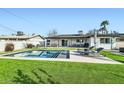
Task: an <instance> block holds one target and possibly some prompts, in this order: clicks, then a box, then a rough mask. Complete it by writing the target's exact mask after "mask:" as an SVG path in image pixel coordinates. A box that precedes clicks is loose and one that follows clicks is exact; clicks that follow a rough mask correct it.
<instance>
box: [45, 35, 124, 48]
mask: <svg viewBox="0 0 124 93" xmlns="http://www.w3.org/2000/svg"><path fill="white" fill-rule="evenodd" d="M45 45H46V46H47V47H90V46H95V47H96V48H99V47H103V48H104V49H117V48H119V47H124V34H109V33H104V34H101V33H97V34H95V35H94V34H65V35H55V36H48V37H46V43H45Z"/></svg>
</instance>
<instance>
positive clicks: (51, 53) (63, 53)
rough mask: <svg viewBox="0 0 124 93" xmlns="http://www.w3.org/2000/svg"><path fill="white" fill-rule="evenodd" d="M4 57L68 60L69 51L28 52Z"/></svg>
mask: <svg viewBox="0 0 124 93" xmlns="http://www.w3.org/2000/svg"><path fill="white" fill-rule="evenodd" d="M4 56H9V57H28V58H30V57H31V58H70V52H69V50H29V51H23V52H17V53H12V54H7V55H4Z"/></svg>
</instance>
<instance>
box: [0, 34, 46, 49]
mask: <svg viewBox="0 0 124 93" xmlns="http://www.w3.org/2000/svg"><path fill="white" fill-rule="evenodd" d="M7 43H12V44H14V49H15V50H17V49H23V48H26V47H27V44H32V45H34V46H37V45H38V46H44V38H43V37H42V36H40V35H34V36H28V35H22V36H16V35H11V36H7V35H2V36H0V51H4V50H5V46H6V44H7Z"/></svg>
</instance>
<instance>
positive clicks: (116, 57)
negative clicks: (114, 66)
mask: <svg viewBox="0 0 124 93" xmlns="http://www.w3.org/2000/svg"><path fill="white" fill-rule="evenodd" d="M101 54H102V55H104V56H106V57H108V58H111V59H113V60H116V61H119V62H123V63H124V56H122V55H118V54H113V53H111V52H109V51H102V52H101Z"/></svg>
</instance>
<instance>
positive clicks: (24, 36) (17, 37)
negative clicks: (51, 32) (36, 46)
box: [0, 35, 44, 40]
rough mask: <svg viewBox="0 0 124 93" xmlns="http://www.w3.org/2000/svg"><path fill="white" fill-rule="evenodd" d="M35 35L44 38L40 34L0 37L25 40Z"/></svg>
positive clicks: (1, 37)
mask: <svg viewBox="0 0 124 93" xmlns="http://www.w3.org/2000/svg"><path fill="white" fill-rule="evenodd" d="M37 36H39V37H41V38H42V39H44V38H43V37H42V36H40V35H35V36H27V35H23V36H0V39H24V40H27V39H30V38H33V37H37Z"/></svg>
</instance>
